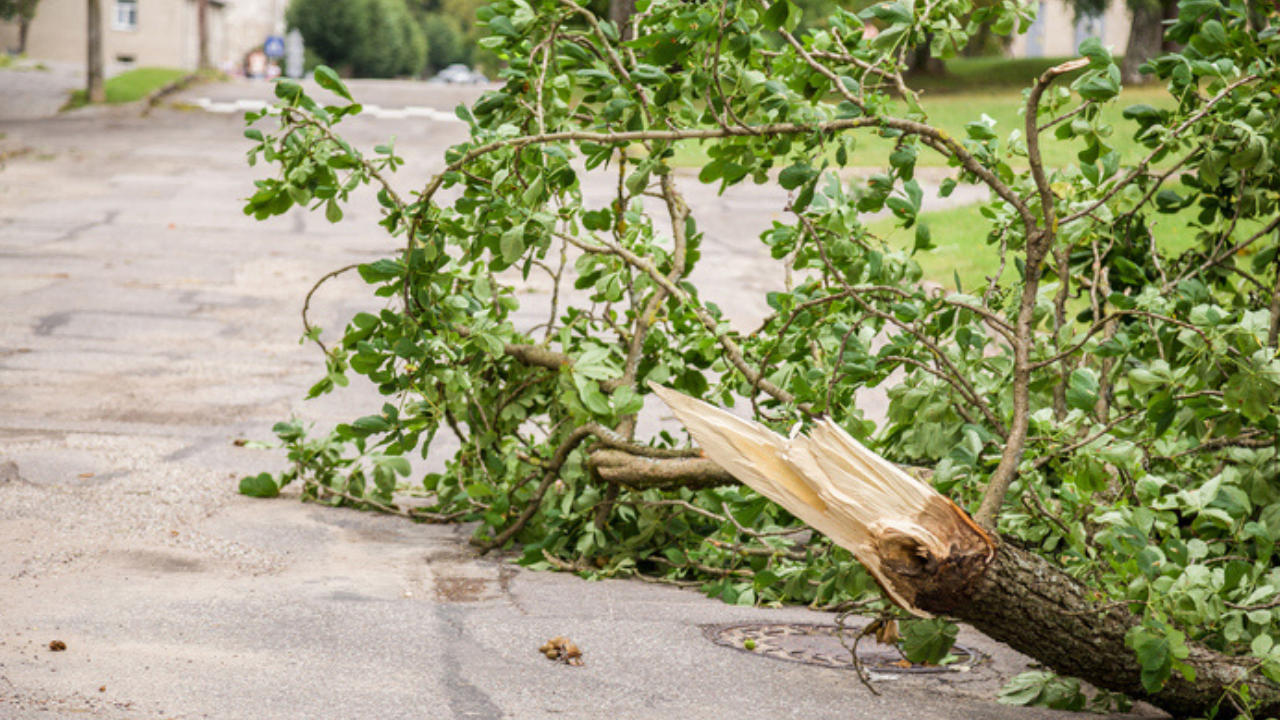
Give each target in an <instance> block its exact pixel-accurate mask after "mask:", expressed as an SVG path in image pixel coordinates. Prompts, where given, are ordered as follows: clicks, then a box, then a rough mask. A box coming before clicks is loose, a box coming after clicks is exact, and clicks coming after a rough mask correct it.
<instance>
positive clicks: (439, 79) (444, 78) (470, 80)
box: [427, 63, 489, 85]
mask: <svg viewBox="0 0 1280 720" xmlns="http://www.w3.org/2000/svg"><path fill="white" fill-rule="evenodd" d="M427 82H431V83H439V84H449V85H478V84H480V83H487V82H489V78H487V77H485V75H484V73H482V72H480V71H479V70H472V69H471V68H469V67H467V66H466V65H464V64H462V63H454V64H452V65H450V66H449V67H447V68H445V69H443V70H441V71H440V72H438V73H436V74H435V77H433V78H431V79H430V80H428V81H427Z"/></svg>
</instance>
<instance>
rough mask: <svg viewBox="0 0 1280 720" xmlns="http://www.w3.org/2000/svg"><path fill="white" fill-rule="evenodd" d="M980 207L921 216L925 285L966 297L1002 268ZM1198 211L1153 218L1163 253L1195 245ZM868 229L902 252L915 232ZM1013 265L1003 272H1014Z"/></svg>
mask: <svg viewBox="0 0 1280 720" xmlns="http://www.w3.org/2000/svg"><path fill="white" fill-rule="evenodd" d="M979 207H980V206H979V205H966V206H964V207H960V208H954V209H951V210H940V211H937V212H929V213H923V214H921V216H920V219H921V221H922V222H925V223H928V225H929V230H930V231H931V236H932V239H933V244H934V245H936V246H937V247H936V248H935V249H933V250H930V251H928V252H922V253H919V254H917V255H916V262H918V263H920V267H921V269H922V270H923V271H924V277H925V279H927V280H931V281H933V282H936V283H938V284H940V285H942V286H944V287H946V288H950V289H954V288H955V286H956V278H957V277H958V278H959V280H960V285H961V288H962V289H963V290H964V291H965V292H969V293H973V292H980V291H981V290H982V288H984V287H986V283H987V278H988V277H990V276H992V275H994V274H995V273H996V272H997V271H998V270H999V268H1000V256H999V252H998V248H996V247H995V246H993V245H988V244H987V236H988V235H989V234H990V232H991V222H990V221H989V220H987V219H986V218H985V217H983V216H982V213H981V212H979ZM1198 213H1199V210H1198V208H1195V207H1191V208H1186V209H1184V210H1182V211H1181V212H1178V213H1175V214H1173V215H1157V216H1155V228H1154V232H1155V237H1156V243H1157V245H1158V246H1159V247H1160V249H1161V250H1164V251H1166V252H1168V253H1171V254H1177V253H1181V252H1183V251H1185V250H1188V249H1190V248H1192V247H1194V246H1195V245H1196V235H1197V234H1198V233H1200V232H1201V231H1202V228H1201V227H1200V226H1199V224H1198V223H1197V221H1196V215H1197V214H1198ZM1259 228H1260V224H1259V223H1257V222H1249V223H1241V224H1240V226H1239V227H1237V228H1236V230H1235V233H1234V234H1233V235H1232V237H1233V238H1234V239H1235V240H1236V241H1240V240H1244V239H1245V238H1248V237H1249V236H1250V235H1252V234H1253V233H1255V232H1257V231H1258V230H1259ZM870 230H871V231H872V232H874V233H875V234H877V235H879V236H880V237H883V238H885V240H886V242H887V243H888V244H889V245H890V246H892V247H895V248H898V249H901V250H910V249H911V247H912V246H913V245H914V243H915V229H914V228H913V229H911V230H899V229H896V228H895V227H894V223H893V221H892V220H891V219H889V218H885V219H883V220H879V221H876V222H874V223H872V224H871V226H870ZM1013 272H1016V270H1014V268H1013V266H1012V264H1010V265H1009V266H1008V267H1006V268H1005V273H1013Z"/></svg>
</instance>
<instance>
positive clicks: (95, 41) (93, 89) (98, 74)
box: [85, 0, 107, 103]
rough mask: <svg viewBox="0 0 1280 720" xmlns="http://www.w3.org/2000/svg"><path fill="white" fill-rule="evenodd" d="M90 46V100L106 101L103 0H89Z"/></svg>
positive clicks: (88, 74)
mask: <svg viewBox="0 0 1280 720" xmlns="http://www.w3.org/2000/svg"><path fill="white" fill-rule="evenodd" d="M88 3H89V6H88V10H89V48H88V61H87V65H88V67H87V69H86V70H87V72H86V75H87V76H88V77H87V87H86V88H85V94H86V95H87V96H88V98H89V102H92V103H100V102H106V100H107V91H106V86H105V84H104V81H103V72H102V0H88Z"/></svg>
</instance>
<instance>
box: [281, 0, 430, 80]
mask: <svg viewBox="0 0 1280 720" xmlns="http://www.w3.org/2000/svg"><path fill="white" fill-rule="evenodd" d="M285 20H286V21H287V22H288V24H289V26H290V27H296V28H298V30H299V32H301V33H302V37H303V39H304V40H305V41H306V46H307V50H308V51H309V52H310V53H314V56H315V57H318V58H320V59H321V60H322V61H323V62H325V63H327V64H329V65H332V66H333V67H336V68H339V70H340V71H341V72H342V73H343V74H346V75H356V76H360V77H395V76H397V75H418V74H420V73H421V72H422V71H423V69H424V68H425V66H426V60H427V43H426V37H425V35H424V34H423V32H422V28H421V27H420V26H419V24H418V23H417V22H416V21H415V20H414V19H413V17H412V15H411V14H410V13H409V9H408V7H407V6H406V5H405V2H404V0H291V2H290V3H289V8H288V10H286V12H285Z"/></svg>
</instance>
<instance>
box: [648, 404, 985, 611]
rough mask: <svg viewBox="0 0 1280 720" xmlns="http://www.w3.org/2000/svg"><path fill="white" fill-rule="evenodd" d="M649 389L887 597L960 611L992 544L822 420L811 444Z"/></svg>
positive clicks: (710, 450) (921, 486) (958, 513)
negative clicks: (848, 557) (842, 551)
mask: <svg viewBox="0 0 1280 720" xmlns="http://www.w3.org/2000/svg"><path fill="white" fill-rule="evenodd" d="M650 387H651V388H652V389H653V391H654V392H655V393H657V395H658V397H660V398H662V401H663V402H665V403H666V404H667V406H668V407H670V408H671V410H672V412H674V413H675V416H676V419H678V420H679V421H680V422H681V423H683V424H684V426H685V428H687V429H688V430H689V434H690V435H692V436H693V439H694V440H696V441H697V442H698V444H699V445H700V446H702V449H703V451H704V452H705V454H706V456H707V458H709V459H710V460H712V461H713V462H715V463H716V464H718V465H720V466H721V467H723V468H724V469H725V470H726V471H728V472H729V473H730V474H731V475H733V476H734V477H735V478H737V479H738V480H740V481H741V482H743V483H744V484H746V485H748V486H750V487H751V488H753V489H754V490H755V491H756V492H759V493H760V494H761V495H764V496H765V497H767V498H769V499H770V500H773V501H774V502H776V503H778V504H779V505H781V506H782V507H784V508H786V509H787V510H788V511H789V512H790V513H791V514H792V515H795V516H796V517H798V518H800V519H801V520H803V521H804V522H805V523H807V524H809V525H810V526H812V527H813V528H814V529H816V530H818V531H819V532H821V533H823V534H824V535H826V536H827V537H829V538H831V540H832V541H833V542H835V543H836V544H837V545H840V546H841V547H844V548H847V549H848V550H849V551H850V552H852V553H853V554H854V556H855V557H857V558H858V562H860V563H862V565H863V566H865V567H866V568H867V570H868V571H869V572H870V573H871V575H872V577H874V578H875V580H876V582H877V583H879V585H880V587H881V588H883V589H884V591H885V594H886V595H887V596H888V597H889V598H890V599H891V600H892V601H893V602H894V603H895V604H897V605H898V606H900V607H902V608H903V609H904V610H907V611H908V612H910V613H912V614H914V615H917V616H920V617H930V616H931V614H932V613H946V612H948V611H949V610H950V609H952V608H955V607H959V606H961V605H964V604H965V603H967V602H968V600H969V599H970V594H971V592H972V589H973V587H974V585H975V582H974V581H975V580H976V579H978V578H980V577H982V575H983V574H984V573H985V572H986V570H987V568H988V566H989V565H990V564H991V562H992V561H993V560H994V559H995V556H996V542H995V541H994V540H993V539H992V538H991V536H990V535H988V534H987V533H986V532H985V531H984V530H983V529H982V528H981V527H979V526H978V525H977V524H976V523H975V522H974V521H973V520H972V518H970V517H969V515H968V514H967V513H965V512H964V510H961V509H960V507H958V506H957V505H956V504H955V503H954V502H952V501H951V500H950V499H948V498H947V497H946V496H944V495H942V494H941V493H939V492H938V491H936V490H934V489H933V488H932V487H930V486H929V485H928V484H926V483H924V482H921V481H919V480H917V479H915V478H913V477H911V476H910V475H908V474H907V473H905V472H903V471H902V470H900V469H899V468H898V467H897V466H895V465H893V464H892V463H890V462H887V461H886V460H884V459H883V458H881V457H880V456H878V455H876V454H875V453H873V452H871V451H870V450H868V449H867V448H865V447H863V445H862V443H859V442H858V441H857V440H855V439H853V437H851V436H850V435H849V434H848V433H847V432H845V431H844V430H843V429H842V428H841V427H840V426H839V425H837V424H836V423H834V422H832V421H830V420H827V419H823V420H820V421H819V422H818V423H817V425H815V426H814V428H813V429H812V430H811V431H810V432H809V434H808V435H793V436H792V437H790V438H784V437H782V436H781V435H778V434H777V433H775V432H773V431H772V430H770V429H769V428H767V427H765V426H763V425H761V424H759V423H756V422H752V421H750V420H744V419H742V418H739V417H737V416H735V415H733V414H731V413H729V412H726V411H725V410H722V409H720V408H718V407H715V406H714V405H709V404H707V403H705V402H702V401H701V400H696V399H694V398H691V397H689V396H687V395H684V394H682V393H679V392H677V391H675V390H671V389H669V388H664V387H661V386H658V385H654V384H651V385H650Z"/></svg>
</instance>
